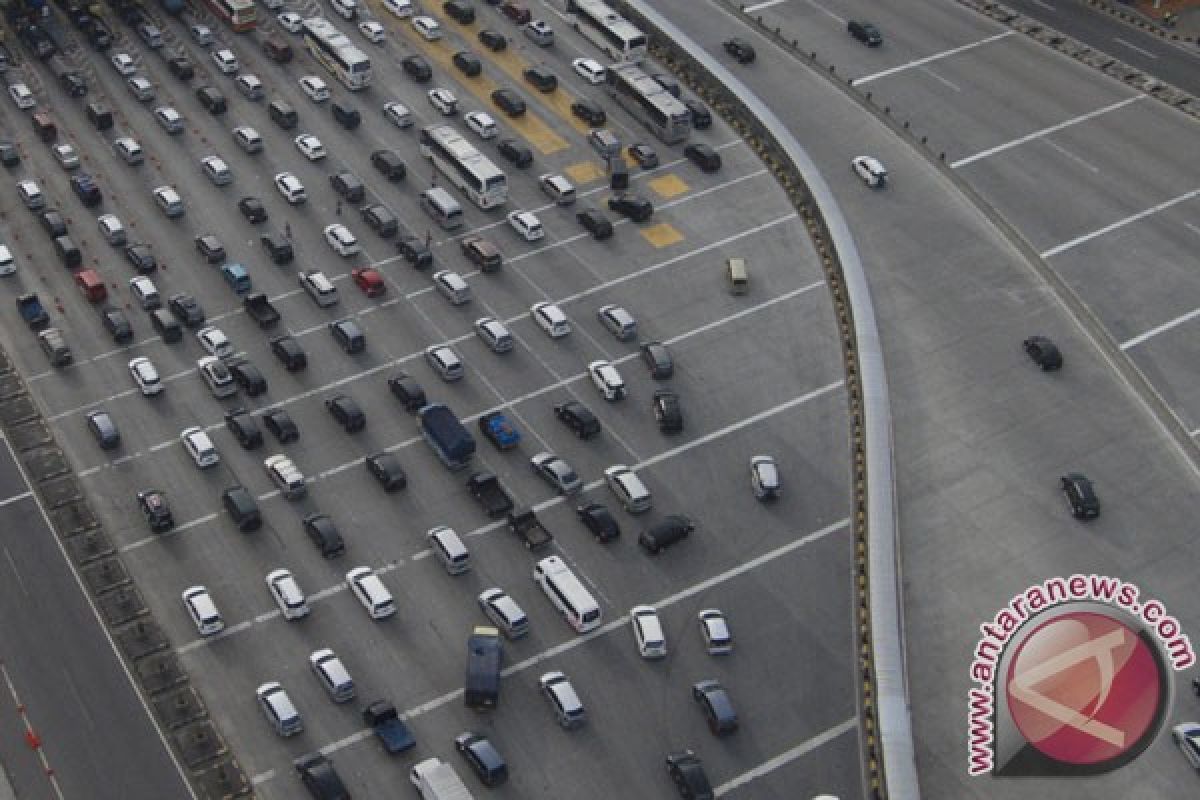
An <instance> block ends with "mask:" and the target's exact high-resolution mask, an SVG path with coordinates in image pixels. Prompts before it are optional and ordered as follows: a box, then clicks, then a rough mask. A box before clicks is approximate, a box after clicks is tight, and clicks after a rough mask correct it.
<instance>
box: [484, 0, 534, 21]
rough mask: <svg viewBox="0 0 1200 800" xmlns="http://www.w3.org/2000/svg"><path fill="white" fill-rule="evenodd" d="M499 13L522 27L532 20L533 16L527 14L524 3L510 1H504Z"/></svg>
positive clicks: (527, 10) (527, 9)
mask: <svg viewBox="0 0 1200 800" xmlns="http://www.w3.org/2000/svg"><path fill="white" fill-rule="evenodd" d="M492 5H496V4H495V3H493V4H492ZM500 13H501V14H503V15H504V16H506V17H508V18H509V19H511V20H512V21H513V22H515V23H517V24H518V25H524V24H525V23H526V22H529V20H531V19H533V14H531V13H530V12H529V8H528V7H526V5H525V4H524V3H515V2H512V0H505V2H504V4H503V5H501V6H500Z"/></svg>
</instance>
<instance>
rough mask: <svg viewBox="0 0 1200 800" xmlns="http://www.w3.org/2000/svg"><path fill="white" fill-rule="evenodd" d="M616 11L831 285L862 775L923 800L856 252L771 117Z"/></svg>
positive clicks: (888, 487) (632, 11)
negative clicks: (730, 129)
mask: <svg viewBox="0 0 1200 800" xmlns="http://www.w3.org/2000/svg"><path fill="white" fill-rule="evenodd" d="M619 5H620V6H621V10H622V13H625V14H626V15H627V16H629V17H632V18H633V19H634V21H635V22H637V23H639V27H642V29H643V30H649V31H651V32H652V33H654V34H656V35H657V38H658V39H659V41H658V42H654V44H655V45H659V46H660V48H661V46H662V45H663V44H665V43H669V44H670V45H673V49H671V50H669V51H668V52H662V53H657V54H656V55H657V56H658V57H659V58H660V59H662V60H663V61H664V63H665V64H666V65H667V66H668V67H670V68H671V69H672V70H674V71H675V72H676V73H677V74H680V76H681V77H682V78H683V80H684V81H685V82H687V83H689V84H692V86H693V88H694V89H697V91H698V92H699V93H700V94H701V95H702V96H703V97H704V99H705V100H706V101H708V102H709V103H710V104H711V105H712V106H713V108H714V109H715V110H717V111H718V112H720V113H722V114H723V115H725V116H726V117H727V119H729V121H730V123H731V124H732V125H733V126H734V128H735V129H737V130H738V131H739V132H740V133H741V134H742V135H743V136H744V137H746V138H747V140H748V141H749V142H750V144H751V145H752V146H753V147H754V149H755V151H756V152H757V153H758V155H759V157H760V158H762V159H763V161H764V162H765V163H766V164H767V165H768V166H769V167H771V168H772V170H773V172H774V173H775V176H776V178H777V179H778V180H779V182H780V184H781V186H782V187H783V189H784V190H785V191H786V192H787V193H788V195H789V197H790V198H791V200H792V202H793V203H794V204H795V205H796V206H797V208H798V209H799V210H800V212H801V215H802V216H803V217H804V219H805V222H806V224H807V226H808V228H809V234H810V236H812V238H813V240H814V244H815V245H816V248H817V251H818V253H820V254H821V256H822V260H823V261H824V264H825V268H826V271H827V272H828V273H829V285H830V289H831V291H832V292H833V294H834V297H833V300H834V307H835V311H836V313H837V315H838V317H839V324H840V326H841V331H840V333H841V337H842V344H843V354H844V358H845V365H846V378H847V380H846V386H847V390H848V394H849V397H850V412H851V422H852V429H851V448H852V450H853V456H854V458H853V464H854V475H853V476H852V477H853V486H854V507H855V518H854V527H855V541H856V561H857V564H856V568H855V583H856V586H855V591H856V594H857V600H858V620H857V621H858V628H859V635H860V641H861V643H862V650H861V651H860V656H859V660H860V666H861V669H862V681H861V684H860V692H859V698H860V702H861V706H860V707H861V709H862V717H863V719H862V724H863V728H862V738H863V743H864V747H865V753H864V755H865V762H866V763H865V767H866V772H867V778H868V781H869V783H870V786H871V789H872V790H873V795H872V796H873V797H887V798H894V799H895V800H916V799H917V798H919V797H920V790H919V788H918V783H917V769H916V758H915V754H914V743H913V735H912V718H911V711H910V706H909V700H908V682H907V669H906V663H905V649H904V633H903V631H904V619H903V613H904V611H903V603H902V602H901V595H900V591H901V582H900V565H899V562H898V560H897V535H898V530H897V527H896V519H897V515H896V492H895V480H894V477H895V476H894V469H893V467H894V462H893V452H892V416H891V404H890V401H889V397H888V385H887V374H886V371H885V368H884V362H883V350H882V347H881V345H880V341H879V330H878V327H877V325H876V321H875V310H874V305H873V303H872V300H871V293H870V288H869V286H868V284H867V279H866V274H865V272H864V270H863V267H862V263H861V261H860V260H859V255H858V248H857V247H856V246H855V244H854V239H853V237H852V236H851V235H850V230H849V227H848V226H847V225H846V222H845V219H844V218H843V217H842V214H841V209H840V207H839V206H838V204H837V202H836V200H835V199H834V196H833V193H832V192H831V191H830V189H829V186H828V185H827V184H826V183H825V180H824V178H822V177H821V174H820V172H819V171H818V170H817V168H816V165H815V164H814V163H813V161H812V159H811V158H809V156H808V153H807V152H806V151H805V150H804V148H803V147H801V145H800V143H799V142H797V141H796V139H795V138H794V137H793V136H792V135H791V133H790V132H789V131H788V129H787V128H786V126H784V125H783V123H782V122H780V120H779V119H778V117H776V116H775V114H774V113H773V112H772V111H771V109H770V108H768V107H767V106H766V105H765V104H764V103H762V101H761V100H759V99H758V97H757V96H755V95H754V94H753V93H752V92H751V91H750V90H749V89H748V88H747V87H746V86H745V85H744V84H742V82H741V81H740V80H738V79H737V78H736V77H735V76H734V75H732V74H731V73H730V72H729V71H728V70H726V69H725V67H724V66H723V65H722V64H721V63H720V62H719V61H718V60H717V59H715V58H713V57H712V56H711V55H709V54H708V53H706V52H705V51H704V50H703V48H701V47H700V46H699V45H698V44H697V43H695V42H694V41H692V40H691V39H690V37H688V36H687V35H686V34H684V33H683V32H682V31H681V30H679V29H678V28H676V27H675V26H674V25H673V24H672V23H671V22H669V21H668V20H667V19H666V18H664V17H663V16H662V15H660V14H659V13H658V12H657V11H655V10H654V9H653V8H651V7H650V6H649V5H648V4H647V3H646V2H644V0H623V2H621V3H620V4H619ZM697 84H705V85H697ZM826 241H828V245H827V244H826Z"/></svg>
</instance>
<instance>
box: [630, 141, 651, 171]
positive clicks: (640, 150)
mask: <svg viewBox="0 0 1200 800" xmlns="http://www.w3.org/2000/svg"><path fill="white" fill-rule="evenodd" d="M626 152H628V153H629V157H630V158H631V159H633V162H634V163H635V164H637V165H638V166H639V167H641V168H642V169H654V168H655V167H657V166H658V153H656V152H654V150H653V148H651V147H650V145H648V144H645V143H643V142H637V143H635V144H631V145H629V149H628V150H627V151H626Z"/></svg>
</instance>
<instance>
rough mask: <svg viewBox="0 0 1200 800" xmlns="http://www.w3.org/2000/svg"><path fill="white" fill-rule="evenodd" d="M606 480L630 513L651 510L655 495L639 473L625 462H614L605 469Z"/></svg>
mask: <svg viewBox="0 0 1200 800" xmlns="http://www.w3.org/2000/svg"><path fill="white" fill-rule="evenodd" d="M604 482H605V483H606V484H608V488H609V489H610V490H612V493H613V494H615V495H616V496H617V499H618V500H620V501H621V506H622V507H623V508H624V509H625V510H626V511H628V512H629V513H630V514H639V513H641V512H643V511H649V510H650V508H651V506H652V505H653V497H652V496H651V495H650V490H649V489H647V488H646V484H644V483H642V479H641V478H640V477H638V474H637V473H636V472H634V471H633V470H632V469H630V468H629V467H627V466H625V465H624V464H614V465H613V466H611V467H609V468H608V469H606V470H604Z"/></svg>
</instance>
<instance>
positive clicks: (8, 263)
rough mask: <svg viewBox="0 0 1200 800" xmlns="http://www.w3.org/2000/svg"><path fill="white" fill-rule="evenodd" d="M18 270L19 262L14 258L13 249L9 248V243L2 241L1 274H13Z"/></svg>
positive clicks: (0, 248) (0, 251)
mask: <svg viewBox="0 0 1200 800" xmlns="http://www.w3.org/2000/svg"><path fill="white" fill-rule="evenodd" d="M16 271H17V263H16V261H15V260H14V259H13V254H12V251H11V250H9V249H8V245H6V244H4V243H3V242H0V275H12V274H13V273H15V272H16Z"/></svg>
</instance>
